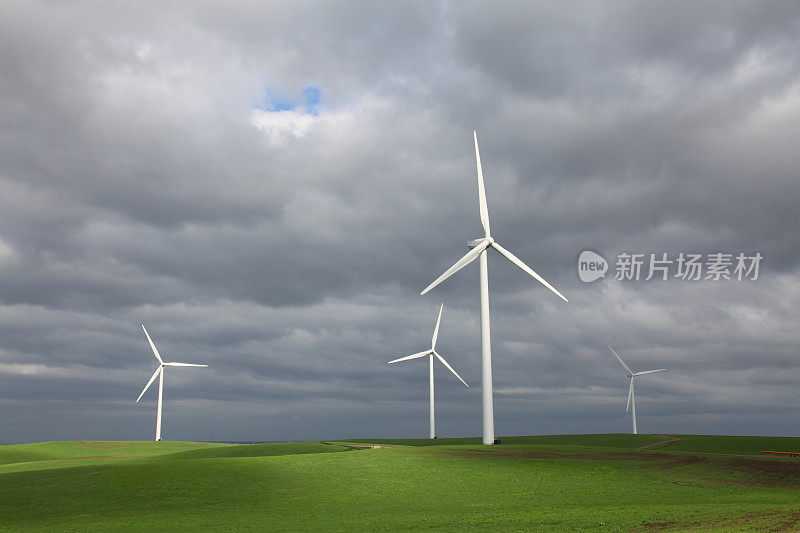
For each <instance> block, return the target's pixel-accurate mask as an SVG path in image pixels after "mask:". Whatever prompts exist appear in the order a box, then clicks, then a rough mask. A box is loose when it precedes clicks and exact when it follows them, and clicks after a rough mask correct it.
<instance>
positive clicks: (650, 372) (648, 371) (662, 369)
mask: <svg viewBox="0 0 800 533" xmlns="http://www.w3.org/2000/svg"><path fill="white" fill-rule="evenodd" d="M665 370H666V368H659V369H658V370H645V371H644V372H637V373H635V374H634V376H643V375H645V374H655V373H656V372H663V371H665Z"/></svg>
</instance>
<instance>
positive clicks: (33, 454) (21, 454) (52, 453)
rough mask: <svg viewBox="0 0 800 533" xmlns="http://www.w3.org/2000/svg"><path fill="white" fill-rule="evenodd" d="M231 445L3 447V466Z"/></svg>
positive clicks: (135, 443)
mask: <svg viewBox="0 0 800 533" xmlns="http://www.w3.org/2000/svg"><path fill="white" fill-rule="evenodd" d="M219 446H227V445H225V444H211V443H202V442H153V441H63V442H37V443H33V444H8V445H5V446H0V465H5V464H10V463H24V462H29V461H48V460H52V461H55V460H62V461H63V460H70V459H84V458H88V459H99V458H113V457H134V456H135V457H141V456H152V455H162V454H170V453H175V452H182V451H186V450H195V449H204V448H214V447H219Z"/></svg>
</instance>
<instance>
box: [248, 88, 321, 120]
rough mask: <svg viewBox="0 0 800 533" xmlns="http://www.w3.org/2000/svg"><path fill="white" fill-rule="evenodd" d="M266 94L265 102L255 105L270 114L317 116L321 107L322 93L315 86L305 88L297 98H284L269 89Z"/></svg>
mask: <svg viewBox="0 0 800 533" xmlns="http://www.w3.org/2000/svg"><path fill="white" fill-rule="evenodd" d="M266 93H267V94H266V98H265V101H264V102H263V103H260V104H258V105H256V107H257V108H258V109H262V110H264V111H269V112H271V113H277V112H280V111H296V112H299V113H303V114H306V115H313V116H317V115H319V111H320V107H321V106H322V91H321V90H320V88H319V87H317V86H316V85H308V86H306V88H305V89H303V93H302V95H298V97H297V98H286V97H285V96H283V95H277V94H275V93H274V92H273V91H272V90H269V89H268V90H267V91H266Z"/></svg>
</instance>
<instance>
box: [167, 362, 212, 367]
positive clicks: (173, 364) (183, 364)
mask: <svg viewBox="0 0 800 533" xmlns="http://www.w3.org/2000/svg"><path fill="white" fill-rule="evenodd" d="M164 366H202V367H208V365H195V364H192V363H164Z"/></svg>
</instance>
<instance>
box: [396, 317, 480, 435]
mask: <svg viewBox="0 0 800 533" xmlns="http://www.w3.org/2000/svg"><path fill="white" fill-rule="evenodd" d="M442 309H444V303H442V305H441V307H439V318H437V319H436V328H434V330H433V338H432V339H431V349H430V350H427V351H424V352H419V353H415V354H413V355H407V356H406V357H401V358H400V359H395V360H394V361H389V364H390V365H391V364H392V363H399V362H400V361H408V360H409V359H417V358H419V357H425V356H426V355H427V356H428V362H429V367H430V389H431V438H432V439H435V438H436V420H435V417H434V410H433V356H436V357H437V358H438V359H439V361H441V362H442V364H443V365H444V366H446V367H447V368H448V369H449V370H450V372H452V373H453V374H455V376H456V377H457V378H458V379H461V376H459V375H458V372H456V371H455V370H453V367H452V366H450V365H449V364H448V363H447V361H445V360H444V357H442V356H441V355H439V354H438V353H437V352H436V338H437V337H438V336H439V322H441V320H442ZM461 383H463V384H464V385H467V382H466V381H464V380H463V379H461ZM467 387H469V385H467Z"/></svg>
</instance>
